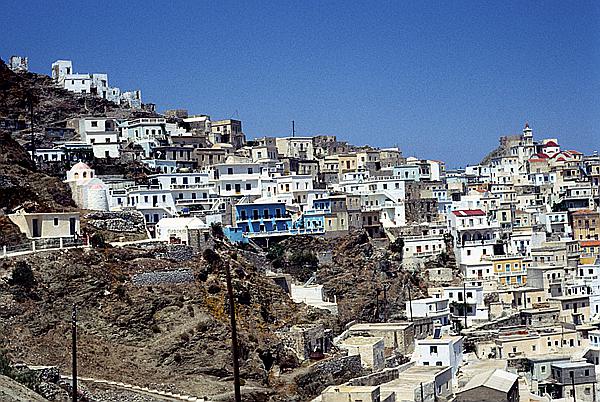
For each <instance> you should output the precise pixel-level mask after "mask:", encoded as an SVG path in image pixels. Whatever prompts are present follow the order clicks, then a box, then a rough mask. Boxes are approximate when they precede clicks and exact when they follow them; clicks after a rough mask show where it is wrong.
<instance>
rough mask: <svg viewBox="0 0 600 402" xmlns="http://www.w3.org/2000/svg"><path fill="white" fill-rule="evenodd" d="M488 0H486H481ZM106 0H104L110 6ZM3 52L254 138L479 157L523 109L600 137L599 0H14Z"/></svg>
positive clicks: (586, 145) (542, 124) (570, 138)
mask: <svg viewBox="0 0 600 402" xmlns="http://www.w3.org/2000/svg"><path fill="white" fill-rule="evenodd" d="M484 3H486V4H485V5H484ZM107 5H109V6H107ZM0 9H1V12H0V26H2V27H3V29H2V33H1V34H0V57H2V58H3V59H5V60H6V59H7V58H8V56H10V55H11V54H20V55H26V56H28V57H29V58H30V69H31V70H33V71H35V72H43V73H47V74H49V72H50V65H51V63H52V62H53V61H54V60H56V59H71V60H73V63H74V69H75V71H76V72H107V73H108V74H109V81H110V84H112V85H114V86H119V87H121V88H122V89H134V88H139V89H141V90H142V95H143V98H144V100H145V101H146V102H154V103H156V104H157V106H158V109H159V111H163V110H165V109H169V108H187V109H188V110H189V111H190V113H204V114H209V115H211V117H212V118H213V119H219V118H230V117H236V118H239V119H241V120H242V121H243V124H244V132H245V133H246V134H247V136H248V137H249V138H253V137H258V136H264V135H289V133H290V131H291V130H290V127H291V123H290V122H291V120H292V119H293V120H295V121H296V128H297V133H298V134H299V135H313V134H335V135H337V136H338V138H341V139H346V140H348V141H350V142H352V143H355V144H371V145H377V146H390V145H394V144H398V145H399V146H400V147H401V148H402V149H403V150H404V152H405V155H407V156H408V155H416V156H418V157H422V158H435V159H443V160H445V161H447V162H448V165H449V166H464V165H465V164H467V163H473V162H477V161H479V160H480V159H481V157H482V156H484V155H485V154H486V152H487V151H488V150H490V149H491V148H493V147H495V146H496V144H497V138H498V137H499V136H500V135H505V134H511V133H518V132H519V131H520V130H521V128H522V126H523V124H524V122H525V121H526V120H528V121H529V122H530V124H531V126H532V128H533V130H534V134H535V135H536V137H538V138H539V137H541V136H545V137H558V138H559V139H560V141H561V143H562V145H564V146H567V147H569V148H575V149H579V150H581V151H583V152H586V153H590V152H592V151H593V150H596V149H598V150H600V3H599V2H597V1H581V2H566V1H560V0H556V1H494V2H491V1H490V2H480V1H455V0H453V1H390V2H386V1H378V2H358V1H356V2H355V1H340V2H333V1H311V0H306V1H304V0H303V1H298V0H295V1H284V0H276V1H270V2H267V1H257V2H252V1H243V2H241V1H232V2H229V1H215V2H201V1H187V2H183V1H168V2H158V1H157V2H154V1H114V2H113V1H108V2H101V3H97V4H93V3H92V2H91V1H90V2H88V1H77V2H67V1H58V2H55V1H46V0H43V1H35V2H34V1H25V0H19V1H13V0H3V1H2V5H1V6H0Z"/></svg>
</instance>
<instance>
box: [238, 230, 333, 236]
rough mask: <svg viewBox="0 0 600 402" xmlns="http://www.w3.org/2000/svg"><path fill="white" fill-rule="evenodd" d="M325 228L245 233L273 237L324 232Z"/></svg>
mask: <svg viewBox="0 0 600 402" xmlns="http://www.w3.org/2000/svg"><path fill="white" fill-rule="evenodd" d="M323 233H325V228H315V229H288V230H275V231H271V232H246V233H244V234H243V236H244V237H247V238H257V237H258V238H260V237H272V236H297V235H308V234H323Z"/></svg>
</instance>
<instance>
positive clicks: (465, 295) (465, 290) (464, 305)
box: [463, 280, 467, 328]
mask: <svg viewBox="0 0 600 402" xmlns="http://www.w3.org/2000/svg"><path fill="white" fill-rule="evenodd" d="M463 297H464V301H465V302H464V304H463V309H464V310H465V311H464V313H465V328H467V283H466V282H465V281H464V280H463Z"/></svg>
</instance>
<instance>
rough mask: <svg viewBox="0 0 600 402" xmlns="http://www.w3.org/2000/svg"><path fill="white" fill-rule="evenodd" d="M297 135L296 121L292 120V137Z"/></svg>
mask: <svg viewBox="0 0 600 402" xmlns="http://www.w3.org/2000/svg"><path fill="white" fill-rule="evenodd" d="M295 136H296V122H295V121H294V120H292V137H295Z"/></svg>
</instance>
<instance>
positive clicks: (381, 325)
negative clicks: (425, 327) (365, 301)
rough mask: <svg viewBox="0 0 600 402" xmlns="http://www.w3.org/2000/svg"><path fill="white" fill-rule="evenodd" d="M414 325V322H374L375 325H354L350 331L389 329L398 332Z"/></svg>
mask: <svg viewBox="0 0 600 402" xmlns="http://www.w3.org/2000/svg"><path fill="white" fill-rule="evenodd" d="M411 325H413V323H412V322H374V323H358V324H354V325H352V326H351V327H350V328H348V329H349V330H363V331H366V330H369V329H387V330H397V329H406V328H408V327H410V326H411Z"/></svg>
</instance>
